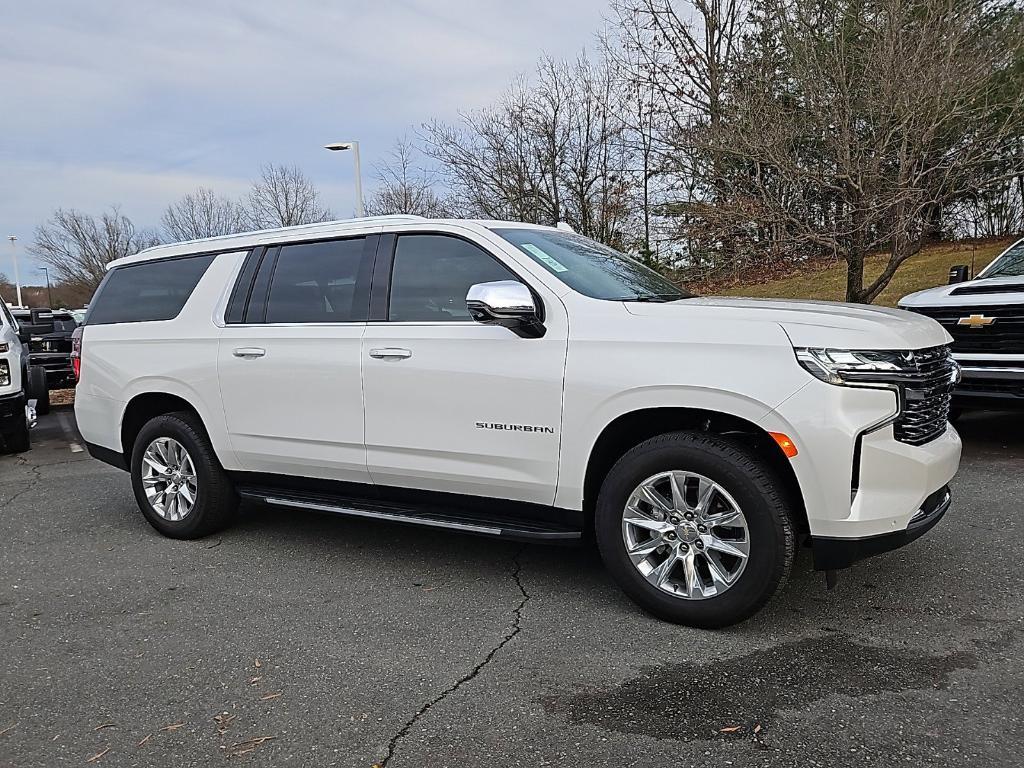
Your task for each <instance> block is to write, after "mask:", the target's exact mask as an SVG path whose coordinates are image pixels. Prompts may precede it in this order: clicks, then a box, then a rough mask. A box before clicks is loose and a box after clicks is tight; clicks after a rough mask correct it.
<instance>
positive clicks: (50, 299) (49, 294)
mask: <svg viewBox="0 0 1024 768" xmlns="http://www.w3.org/2000/svg"><path fill="white" fill-rule="evenodd" d="M39 269H40V271H42V272H43V274H45V275H46V300H47V301H48V302H49V303H50V309H53V292H52V291H51V290H50V270H48V269H47V268H46V267H40V268H39Z"/></svg>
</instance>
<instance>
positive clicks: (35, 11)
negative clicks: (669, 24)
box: [0, 0, 607, 284]
mask: <svg viewBox="0 0 1024 768" xmlns="http://www.w3.org/2000/svg"><path fill="white" fill-rule="evenodd" d="M606 12H607V6H606V5H605V3H604V1H603V0H518V1H516V0H507V1H506V2H492V1H491V0H476V2H473V1H472V0H433V2H421V1H420V0H379V1H378V2H357V1H356V0H334V1H333V2H331V1H329V0H320V1H317V0H163V2H154V1H152V0H91V1H90V2H87V3H86V2H81V0H47V2H41V1H37V2H24V0H0V30H2V32H3V36H2V37H3V40H2V43H0V179H2V181H0V235H2V237H3V242H0V273H6V274H7V275H8V276H9V277H12V278H13V268H12V260H11V248H10V244H9V243H8V242H6V240H7V237H8V235H16V236H17V237H18V243H17V246H16V247H17V251H18V255H19V262H20V265H21V273H22V274H21V277H22V282H23V283H25V284H31V283H38V282H41V280H40V273H39V272H38V270H37V267H38V266H39V265H38V264H34V263H32V259H31V256H30V255H29V254H28V253H27V252H26V250H25V246H27V245H29V244H30V243H31V242H32V236H33V232H34V230H35V228H36V226H37V225H38V224H40V223H42V222H43V221H45V220H46V219H47V218H48V217H49V216H50V214H51V213H52V211H53V210H54V209H56V208H76V209H79V210H82V211H85V212H87V213H91V214H94V215H95V214H99V213H101V212H102V211H103V210H105V209H107V208H109V207H110V206H112V205H118V206H120V208H121V210H122V212H123V213H124V214H126V215H127V216H128V217H129V218H131V219H132V220H133V221H134V222H135V224H136V225H137V226H139V227H152V228H155V227H157V226H158V224H159V220H160V215H161V213H162V212H163V209H164V208H165V207H166V206H167V204H168V203H170V202H173V201H174V200H176V199H177V198H179V197H181V196H182V195H184V194H186V193H188V192H191V191H193V190H195V189H196V188H197V187H199V186H206V187H210V188H212V189H214V190H215V191H217V192H220V193H222V194H225V195H227V196H230V197H237V196H240V195H241V194H243V193H244V192H245V190H246V189H247V188H248V187H249V185H250V183H251V181H252V179H253V178H254V177H255V176H256V175H257V174H258V172H259V167H260V165H261V164H264V163H271V162H272V163H282V164H295V165H298V166H299V167H300V168H302V170H303V171H304V172H305V173H306V174H307V175H308V176H309V177H310V178H312V179H313V181H314V182H315V183H316V184H317V186H318V187H319V188H320V190H321V192H322V193H323V197H324V202H325V203H326V204H327V205H328V206H329V207H330V208H331V209H332V211H333V212H334V213H335V215H336V216H339V217H347V216H350V215H352V212H353V210H354V207H355V195H354V191H353V190H354V186H353V176H352V159H351V157H350V153H341V152H328V151H326V150H325V149H323V145H324V144H326V143H329V142H333V141H349V140H358V141H359V142H360V150H361V158H362V164H363V181H364V185H365V186H366V187H367V192H369V191H370V190H371V189H372V187H373V185H374V179H373V174H374V168H373V166H374V163H375V162H380V161H381V160H383V159H385V158H386V156H387V154H388V153H389V151H390V150H391V149H392V147H393V145H394V142H395V140H396V139H398V138H399V137H401V136H403V135H406V134H411V133H412V132H413V131H415V129H416V128H417V127H418V126H419V125H420V124H421V123H423V122H425V121H428V120H430V119H432V118H438V119H442V120H449V121H452V120H456V119H457V118H458V113H459V111H460V110H461V111H465V110H471V109H474V108H477V107H482V106H485V105H487V104H488V103H490V102H491V101H493V100H494V99H495V98H496V97H497V96H498V95H499V94H500V93H501V92H502V91H503V90H504V89H505V88H506V87H507V86H508V85H509V84H510V83H511V82H512V80H513V79H514V78H515V77H517V76H519V75H521V74H524V73H527V74H528V73H530V72H531V71H532V69H533V67H534V65H535V63H536V61H537V59H538V58H539V57H540V56H541V55H542V54H547V55H551V56H555V57H559V58H561V57H574V56H575V55H576V54H577V53H579V52H580V51H581V50H582V49H583V48H585V47H586V48H590V49H593V44H594V36H595V34H596V33H597V31H598V30H599V29H600V27H601V25H602V17H603V16H604V15H605V14H606Z"/></svg>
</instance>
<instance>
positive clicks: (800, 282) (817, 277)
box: [707, 240, 1013, 307]
mask: <svg viewBox="0 0 1024 768" xmlns="http://www.w3.org/2000/svg"><path fill="white" fill-rule="evenodd" d="M1011 242H1013V241H1012V240H989V241H984V242H978V243H973V244H972V243H964V242H953V243H936V244H935V245H932V246H929V247H927V248H925V249H924V250H922V251H921V252H920V253H919V254H917V255H916V256H914V257H912V258H910V259H908V260H907V261H906V262H904V264H903V266H901V267H900V269H899V270H898V271H897V272H896V275H895V276H894V277H893V279H892V282H890V283H889V285H888V287H887V288H886V289H885V290H884V291H883V292H882V295H881V296H879V297H878V299H877V300H876V301H875V303H876V304H879V305H881V306H888V307H894V306H896V302H898V301H899V300H900V299H901V298H902V297H903V296H906V295H907V294H908V293H913V292H914V291H920V290H922V289H924V288H932V287H934V286H936V285H944V284H945V283H946V281H947V280H948V278H949V268H950V267H952V266H954V265H956V264H970V263H971V255H972V250H973V253H974V263H975V266H976V270H977V271H980V270H981V269H982V267H984V266H985V265H987V264H988V263H989V262H990V261H991V260H992V259H994V258H995V257H996V256H998V255H999V253H1000V251H1002V250H1003V249H1005V248H1006V247H1007V246H1008V245H1009V244H1010V243H1011ZM885 261H886V257H885V256H872V257H869V258H868V260H867V262H866V263H865V265H864V272H865V283H867V282H870V281H871V280H873V279H874V278H875V277H876V276H877V275H878V274H879V273H880V272H881V271H882V269H883V268H884V266H885ZM845 292H846V262H839V263H836V264H832V265H828V266H825V267H823V268H817V269H812V270H808V271H805V272H801V273H799V274H795V275H792V276H790V277H785V278H781V279H777V280H770V281H768V282H762V283H759V284H746V285H734V286H729V287H727V288H721V289H719V290H715V289H714V288H712V289H711V290H708V291H707V293H712V294H718V295H722V296H755V297H763V298H784V299H824V300H826V301H843V299H844V297H845Z"/></svg>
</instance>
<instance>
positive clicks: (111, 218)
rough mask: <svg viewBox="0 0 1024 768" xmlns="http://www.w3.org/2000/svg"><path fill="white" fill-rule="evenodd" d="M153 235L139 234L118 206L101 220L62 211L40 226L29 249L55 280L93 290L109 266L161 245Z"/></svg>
mask: <svg viewBox="0 0 1024 768" xmlns="http://www.w3.org/2000/svg"><path fill="white" fill-rule="evenodd" d="M159 242H160V240H159V238H158V237H157V236H156V235H155V234H154V233H152V232H146V231H137V230H136V229H135V226H134V225H133V224H132V222H131V220H130V219H129V218H128V217H127V216H124V215H123V214H122V213H121V211H120V210H119V209H118V208H116V207H114V208H111V209H110V210H109V211H107V212H105V213H103V214H102V215H101V216H100V217H99V218H95V217H93V216H90V215H88V214H85V213H82V212H80V211H75V210H63V209H58V210H57V211H55V212H54V214H53V216H52V217H51V218H50V220H49V221H47V222H46V223H44V224H41V225H40V226H38V227H36V232H35V242H34V243H33V244H32V245H30V246H29V248H28V250H29V253H31V254H32V255H33V256H35V257H36V258H37V259H39V260H40V261H41V262H43V263H44V264H47V265H49V267H50V268H51V270H52V278H53V279H54V280H55V281H57V282H62V283H68V284H70V285H71V286H81V287H82V288H84V289H87V290H88V291H90V292H91V291H93V290H95V289H96V287H97V286H98V285H99V284H100V281H101V280H102V279H103V275H104V274H105V272H106V266H107V264H109V263H110V262H111V261H113V260H114V259H119V258H121V257H123V256H131V255H132V254H135V253H138V252H139V251H141V250H143V249H144V248H149V247H151V246H153V245H157V244H159Z"/></svg>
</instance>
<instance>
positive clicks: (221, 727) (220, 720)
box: [213, 712, 235, 734]
mask: <svg viewBox="0 0 1024 768" xmlns="http://www.w3.org/2000/svg"><path fill="white" fill-rule="evenodd" d="M234 719H235V716H234V715H229V714H228V713H227V712H224V713H222V714H219V715H214V716H213V720H214V722H216V723H217V733H220V734H223V733H224V732H225V731H227V729H228V726H229V725H231V721H232V720H234Z"/></svg>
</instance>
